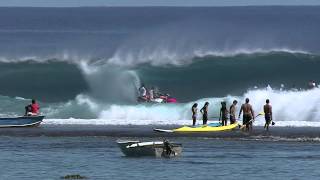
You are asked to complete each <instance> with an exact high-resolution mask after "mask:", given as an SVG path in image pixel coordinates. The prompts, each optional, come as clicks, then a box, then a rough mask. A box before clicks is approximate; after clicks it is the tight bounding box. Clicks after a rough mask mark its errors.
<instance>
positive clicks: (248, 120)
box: [239, 98, 254, 131]
mask: <svg viewBox="0 0 320 180" xmlns="http://www.w3.org/2000/svg"><path fill="white" fill-rule="evenodd" d="M242 111H243V119H242V121H243V122H242V124H243V125H246V130H247V131H248V130H252V121H254V112H253V110H252V106H251V105H250V104H249V98H246V103H245V104H242V106H241V109H240V112H239V118H240V115H241V113H242Z"/></svg>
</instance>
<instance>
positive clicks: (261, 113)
mask: <svg viewBox="0 0 320 180" xmlns="http://www.w3.org/2000/svg"><path fill="white" fill-rule="evenodd" d="M261 115H264V112H260V113H259V114H258V115H256V117H255V118H257V117H258V116H261ZM252 121H254V119H251V120H250V121H249V122H247V123H245V124H242V125H239V128H240V129H241V130H242V129H243V128H244V127H246V126H247V125H248V124H250V123H251V122H252Z"/></svg>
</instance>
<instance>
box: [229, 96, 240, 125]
mask: <svg viewBox="0 0 320 180" xmlns="http://www.w3.org/2000/svg"><path fill="white" fill-rule="evenodd" d="M237 103H238V101H237V100H234V101H233V103H232V105H231V106H230V124H234V123H235V122H236V105H237Z"/></svg>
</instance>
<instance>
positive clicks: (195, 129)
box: [154, 122, 239, 132]
mask: <svg viewBox="0 0 320 180" xmlns="http://www.w3.org/2000/svg"><path fill="white" fill-rule="evenodd" d="M238 126H239V123H237V122H236V123H234V124H230V125H227V126H218V127H212V126H206V125H204V126H199V127H192V126H191V127H190V126H183V127H181V128H177V129H172V130H165V129H154V131H157V132H219V131H227V130H232V129H235V128H236V127H238Z"/></svg>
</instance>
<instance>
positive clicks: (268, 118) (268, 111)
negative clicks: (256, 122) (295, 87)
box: [263, 99, 272, 131]
mask: <svg viewBox="0 0 320 180" xmlns="http://www.w3.org/2000/svg"><path fill="white" fill-rule="evenodd" d="M269 103H270V101H269V99H267V100H266V104H265V105H264V106H263V112H264V118H265V120H266V123H265V124H264V128H265V129H266V130H267V131H269V125H270V123H271V121H272V106H271V105H270V104H269Z"/></svg>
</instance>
